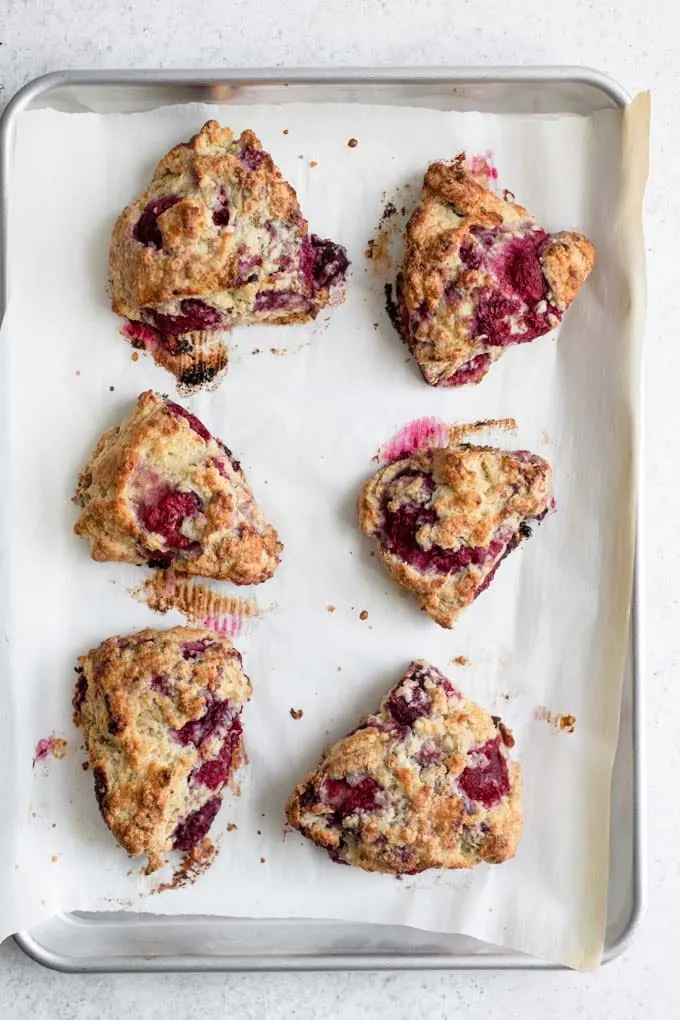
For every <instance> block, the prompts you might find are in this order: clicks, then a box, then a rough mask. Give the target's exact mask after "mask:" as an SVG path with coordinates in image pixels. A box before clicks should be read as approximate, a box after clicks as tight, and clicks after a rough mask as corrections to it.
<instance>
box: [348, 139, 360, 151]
mask: <svg viewBox="0 0 680 1020" xmlns="http://www.w3.org/2000/svg"><path fill="white" fill-rule="evenodd" d="M358 144H359V143H358V141H357V140H356V138H350V140H349V141H348V142H347V145H348V146H349V148H350V149H356V147H357V145H358Z"/></svg>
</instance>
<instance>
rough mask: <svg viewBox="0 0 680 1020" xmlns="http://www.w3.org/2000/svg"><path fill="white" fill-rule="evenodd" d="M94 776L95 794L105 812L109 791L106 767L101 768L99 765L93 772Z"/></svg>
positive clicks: (102, 810) (101, 809)
mask: <svg viewBox="0 0 680 1020" xmlns="http://www.w3.org/2000/svg"><path fill="white" fill-rule="evenodd" d="M92 775H93V778H94V795H95V797H96V798H97V804H98V805H99V810H100V811H101V812H102V814H103V813H104V808H105V807H106V797H107V795H108V792H109V784H108V783H107V781H106V773H105V772H104V769H102V768H100V767H99V765H97V767H96V768H95V769H94V770H93V772H92Z"/></svg>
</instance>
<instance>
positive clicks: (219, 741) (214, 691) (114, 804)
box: [73, 627, 251, 871]
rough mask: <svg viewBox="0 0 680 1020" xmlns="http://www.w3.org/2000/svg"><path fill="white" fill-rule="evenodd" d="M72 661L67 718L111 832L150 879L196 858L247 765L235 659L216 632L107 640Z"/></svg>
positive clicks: (243, 685) (243, 681)
mask: <svg viewBox="0 0 680 1020" xmlns="http://www.w3.org/2000/svg"><path fill="white" fill-rule="evenodd" d="M78 661H79V662H80V671H79V675H78V679H77V681H76V688H75V693H74V697H73V709H74V716H73V718H74V721H75V723H76V725H78V726H80V727H82V729H83V732H84V734H85V740H86V743H87V750H88V754H89V757H90V766H91V769H92V775H93V779H94V792H95V796H96V798H97V803H98V804H99V810H100V811H101V813H102V817H103V819H104V821H105V822H106V824H107V825H108V827H109V829H110V830H111V832H112V833H113V835H114V836H115V837H116V839H117V840H118V842H119V843H120V845H121V846H122V847H124V848H125V849H126V850H127V852H128V854H129V855H130V856H131V857H137V856H140V855H141V854H144V855H145V856H146V857H147V858H148V861H149V864H148V869H147V870H148V871H154V870H155V869H156V868H158V867H160V866H161V864H162V863H163V854H165V853H168V852H169V851H171V850H181V851H184V852H186V853H189V852H191V851H198V850H199V848H200V846H201V843H202V842H203V839H204V837H205V836H206V834H207V832H208V829H209V828H210V826H211V825H212V823H213V820H214V818H215V816H216V814H217V812H218V811H219V809H220V804H221V802H222V793H223V791H224V789H225V787H226V786H227V784H228V783H229V781H230V779H231V778H232V776H233V775H234V773H235V771H236V769H237V768H238V767H239V765H241V764H242V763H243V762H244V761H245V754H244V750H243V734H242V726H241V720H240V716H241V711H242V709H243V706H244V705H245V703H246V702H247V701H248V700H249V698H250V693H251V687H250V681H249V679H248V677H247V676H246V675H245V673H244V672H243V668H242V664H241V656H240V655H239V653H238V652H237V651H236V649H235V648H234V647H233V646H232V645H231V643H230V642H229V641H228V640H227V639H226V638H225V637H222V636H221V635H219V634H216V633H215V632H214V631H209V630H199V629H197V628H194V627H173V629H172V630H166V631H159V630H143V631H140V633H138V634H133V635H132V636H131V637H111V638H108V639H107V640H106V641H104V642H102V644H101V645H99V647H98V648H94V649H92V651H90V652H88V653H87V655H83V656H81V657H80V659H79V660H78Z"/></svg>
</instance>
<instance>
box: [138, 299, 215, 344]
mask: <svg viewBox="0 0 680 1020" xmlns="http://www.w3.org/2000/svg"><path fill="white" fill-rule="evenodd" d="M179 307H180V313H181V314H180V315H165V314H164V313H163V312H157V311H155V310H154V309H153V308H147V309H146V310H145V314H146V316H147V317H148V318H149V319H150V320H151V324H152V325H153V326H154V327H155V328H156V329H157V330H158V331H159V333H162V334H163V335H164V336H168V335H169V336H181V335H182V334H183V333H193V332H195V331H198V330H211V329H220V328H221V327H222V326H223V325H224V320H223V316H222V313H221V312H218V311H217V309H216V308H212V307H211V306H210V305H206V304H205V302H204V301H199V300H198V298H184V299H183V300H182V301H180V303H179Z"/></svg>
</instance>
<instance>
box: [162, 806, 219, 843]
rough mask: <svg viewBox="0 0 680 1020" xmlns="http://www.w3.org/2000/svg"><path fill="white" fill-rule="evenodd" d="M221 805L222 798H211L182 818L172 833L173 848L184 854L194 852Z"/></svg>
mask: <svg viewBox="0 0 680 1020" xmlns="http://www.w3.org/2000/svg"><path fill="white" fill-rule="evenodd" d="M221 804H222V798H221V797H220V796H219V795H218V796H217V797H212V798H211V799H210V800H208V801H206V803H205V804H204V805H203V807H200V808H199V809H198V811H193V812H192V813H191V814H190V815H187V816H186V818H183V819H182V821H181V822H180V823H179V825H178V826H177V828H176V829H175V831H174V833H173V837H172V845H173V848H174V849H175V850H182V851H183V852H184V853H188V852H189V851H190V850H195V849H196V847H197V846H198V845H199V844H200V842H201V840H202V839H203V838H204V836H205V835H206V833H207V832H208V829H209V828H210V826H211V825H212V823H213V822H214V820H215V816H216V814H217V812H218V811H219V809H220V805H221Z"/></svg>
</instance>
